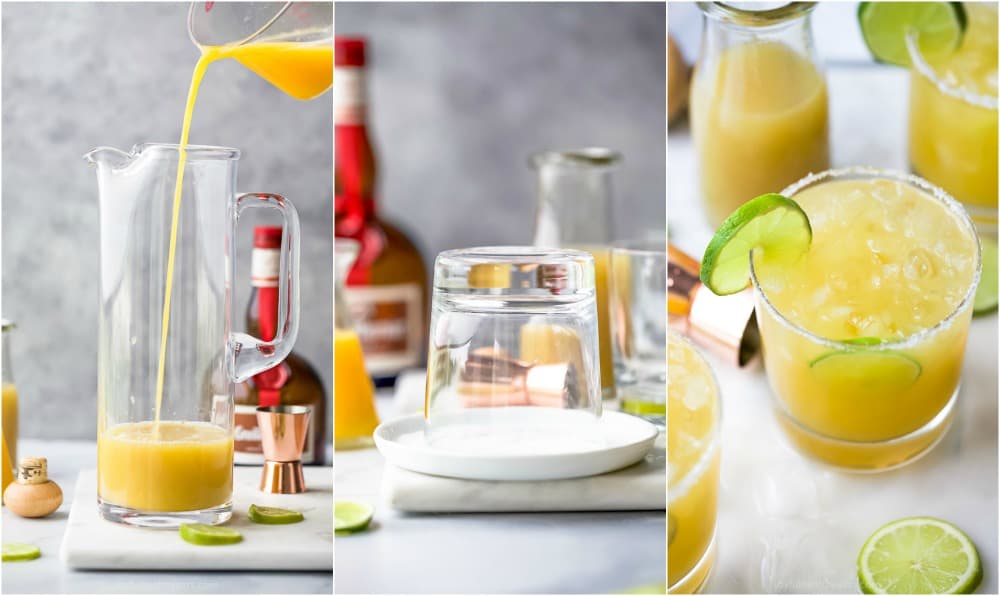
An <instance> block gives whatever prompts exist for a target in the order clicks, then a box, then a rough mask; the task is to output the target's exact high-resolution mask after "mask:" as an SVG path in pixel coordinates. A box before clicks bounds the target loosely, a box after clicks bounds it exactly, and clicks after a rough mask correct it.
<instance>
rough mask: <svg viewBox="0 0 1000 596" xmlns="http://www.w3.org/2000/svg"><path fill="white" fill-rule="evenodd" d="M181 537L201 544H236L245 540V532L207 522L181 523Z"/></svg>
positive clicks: (192, 542)
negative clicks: (210, 524) (211, 524)
mask: <svg viewBox="0 0 1000 596" xmlns="http://www.w3.org/2000/svg"><path fill="white" fill-rule="evenodd" d="M181 538H183V539H184V540H186V541H187V542H190V543H191V544H197V545H199V546H217V545H220V544H236V543H237V542H240V541H241V540H243V534H240V533H239V532H237V531H236V530H232V529H230V528H220V527H219V526H209V525H207V524H181Z"/></svg>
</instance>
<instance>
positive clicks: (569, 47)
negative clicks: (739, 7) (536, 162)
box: [336, 2, 666, 265]
mask: <svg viewBox="0 0 1000 596" xmlns="http://www.w3.org/2000/svg"><path fill="white" fill-rule="evenodd" d="M336 30H337V33H338V35H344V34H362V35H365V36H367V37H368V38H369V40H370V42H371V46H370V47H369V56H368V61H369V69H368V70H369V90H370V102H371V110H370V116H369V119H370V125H371V127H372V134H373V141H374V143H375V145H376V151H377V153H378V165H379V175H380V178H379V187H378V190H377V192H378V201H379V206H380V209H381V212H382V213H383V214H384V215H385V216H386V218H387V219H389V220H391V221H393V222H394V223H397V224H399V225H400V227H402V228H403V229H405V230H406V231H407V232H408V233H410V234H411V237H413V238H414V240H415V242H416V243H417V245H418V247H419V248H420V250H421V252H422V253H423V256H424V260H425V261H426V262H427V263H428V265H430V263H432V262H433V259H434V256H435V255H436V254H437V253H438V252H439V251H441V250H445V249H448V248H458V247H466V246H476V245H484V244H528V243H530V242H531V239H532V234H533V225H534V217H535V200H536V199H535V187H534V185H535V181H534V175H533V172H532V171H531V170H530V169H529V168H528V167H527V157H528V155H529V154H531V153H533V152H535V151H538V150H540V149H559V148H573V147H579V146H587V145H604V146H609V147H612V148H615V149H618V150H620V151H621V152H622V153H623V154H624V157H625V159H624V163H623V167H622V169H621V172H620V175H619V177H618V185H617V188H618V200H619V206H618V207H617V208H616V210H615V215H616V218H617V220H616V222H615V225H614V227H615V231H616V235H617V236H618V237H621V238H624V237H629V236H639V235H642V233H643V232H644V231H645V230H649V229H652V230H663V229H664V228H665V225H666V223H665V218H666V201H665V196H666V194H665V193H666V183H665V173H664V169H665V166H664V162H665V155H664V136H665V129H666V119H665V107H664V106H665V105H666V93H665V88H666V81H665V76H666V74H665V73H666V58H665V47H664V46H665V43H666V41H665V40H666V15H665V9H664V5H663V4H659V3H646V4H639V3H613V4H609V3H593V4H581V3H572V4H570V3H529V4H525V3H508V4H497V3H471V4H466V3H458V4H442V3H348V2H341V3H338V4H337V7H336Z"/></svg>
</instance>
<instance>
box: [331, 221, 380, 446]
mask: <svg viewBox="0 0 1000 596" xmlns="http://www.w3.org/2000/svg"><path fill="white" fill-rule="evenodd" d="M359 248H360V246H359V244H358V243H357V242H356V241H354V240H349V239H346V238H337V240H336V244H335V247H334V263H335V267H336V271H335V273H336V278H335V280H334V283H335V285H334V290H333V297H334V310H333V316H334V325H335V327H336V329H335V330H334V340H333V341H334V346H333V382H334V393H333V404H334V419H333V428H334V431H333V435H334V448H336V449H356V448H360V447H371V446H372V445H374V439H373V438H372V433H373V432H375V427H376V426H378V414H377V413H376V412H375V386H374V384H373V383H372V379H371V377H369V376H368V371H367V370H366V369H365V358H364V354H363V353H362V351H361V339H360V338H359V337H358V334H357V332H356V331H355V330H354V326H353V324H352V323H351V314H350V312H349V311H348V307H347V303H346V301H345V299H344V284H345V282H346V281H347V273H348V271H350V269H351V266H352V265H354V261H355V259H357V258H358V250H359Z"/></svg>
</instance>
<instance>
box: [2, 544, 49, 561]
mask: <svg viewBox="0 0 1000 596" xmlns="http://www.w3.org/2000/svg"><path fill="white" fill-rule="evenodd" d="M40 556H42V551H41V549H39V548H38V547H37V546H33V545H31V544H21V543H20V542H4V543H3V560H4V562H7V561H31V560H32V559H37V558H38V557H40Z"/></svg>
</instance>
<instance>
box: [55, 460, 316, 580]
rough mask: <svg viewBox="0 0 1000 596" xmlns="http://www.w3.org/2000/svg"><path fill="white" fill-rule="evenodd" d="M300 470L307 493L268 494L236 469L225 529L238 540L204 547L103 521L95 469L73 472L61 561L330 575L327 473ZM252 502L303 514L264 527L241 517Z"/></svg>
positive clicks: (171, 534) (249, 472) (256, 478)
mask: <svg viewBox="0 0 1000 596" xmlns="http://www.w3.org/2000/svg"><path fill="white" fill-rule="evenodd" d="M331 472H332V471H331V470H330V468H326V467H315V468H313V467H306V468H303V476H304V478H305V482H306V489H307V490H306V492H304V493H299V494H295V495H273V494H268V493H262V492H261V491H260V490H259V489H258V486H259V483H260V477H261V468H260V467H259V466H237V467H236V468H235V470H234V474H233V485H234V488H233V517H232V519H230V520H229V521H228V522H227V523H226V527H227V528H232V529H234V530H237V531H239V532H241V533H242V534H243V541H242V542H240V543H238V544H232V545H227V546H226V547H225V548H221V547H220V548H206V547H203V546H196V545H193V544H188V543H187V542H185V541H183V540H181V538H180V536H178V535H177V531H176V530H173V531H171V530H152V529H145V528H133V527H128V526H125V525H122V524H115V523H110V522H107V521H105V520H104V519H102V518H101V517H100V515H99V514H98V511H97V507H96V498H97V470H94V469H89V470H83V471H82V472H80V475H79V477H78V478H77V482H76V495H75V497H74V498H73V505H72V507H71V509H70V513H69V521H68V523H67V525H66V535H65V536H64V537H63V543H62V550H61V553H60V558H61V559H62V560H63V562H64V563H66V564H67V565H68V566H70V567H73V568H75V569H108V570H124V569H164V570H175V571H181V570H265V569H266V570H274V571H332V570H333V507H332V504H333V474H332V473H331ZM251 504H256V505H262V506H267V507H283V508H286V509H292V510H295V511H300V512H302V515H303V517H304V518H305V519H303V520H302V521H301V522H299V523H296V524H282V525H264V524H256V523H254V522H252V521H250V520H249V519H248V518H247V511H248V510H249V508H250V505H251Z"/></svg>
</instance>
